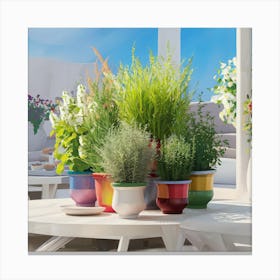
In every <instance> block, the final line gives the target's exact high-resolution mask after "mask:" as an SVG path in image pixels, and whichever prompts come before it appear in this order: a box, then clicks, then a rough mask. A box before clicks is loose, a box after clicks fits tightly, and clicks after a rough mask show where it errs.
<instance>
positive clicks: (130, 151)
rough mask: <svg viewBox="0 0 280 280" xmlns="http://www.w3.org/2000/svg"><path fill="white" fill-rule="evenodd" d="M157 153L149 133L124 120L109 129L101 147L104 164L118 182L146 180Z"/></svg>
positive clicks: (107, 171)
mask: <svg viewBox="0 0 280 280" xmlns="http://www.w3.org/2000/svg"><path fill="white" fill-rule="evenodd" d="M154 154H155V147H154V145H152V144H151V143H150V134H149V133H148V132H147V131H145V130H143V129H140V128H138V126H137V125H128V124H125V123H121V124H120V126H119V128H113V129H111V130H110V131H109V133H108V134H107V136H106V137H105V139H104V145H103V147H102V148H101V149H100V155H101V157H102V163H101V165H102V167H103V168H104V170H105V172H106V173H107V174H110V175H111V176H112V178H113V180H114V181H115V182H117V183H143V182H145V181H146V178H147V176H148V173H149V171H150V167H151V160H152V158H153V156H154Z"/></svg>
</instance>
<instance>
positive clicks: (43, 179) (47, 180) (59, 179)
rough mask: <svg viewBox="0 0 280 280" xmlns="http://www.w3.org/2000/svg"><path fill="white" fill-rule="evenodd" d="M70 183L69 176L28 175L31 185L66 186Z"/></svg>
mask: <svg viewBox="0 0 280 280" xmlns="http://www.w3.org/2000/svg"><path fill="white" fill-rule="evenodd" d="M68 182H69V177H68V176H35V175H28V184H29V185H36V184H38V185H43V184H64V183H68Z"/></svg>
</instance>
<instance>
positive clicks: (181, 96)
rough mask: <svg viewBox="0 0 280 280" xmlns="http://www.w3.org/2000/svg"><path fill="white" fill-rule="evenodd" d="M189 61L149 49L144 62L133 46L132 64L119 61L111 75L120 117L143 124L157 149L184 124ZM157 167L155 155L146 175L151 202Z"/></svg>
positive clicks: (187, 107) (188, 97)
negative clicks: (124, 64) (116, 70)
mask: <svg viewBox="0 0 280 280" xmlns="http://www.w3.org/2000/svg"><path fill="white" fill-rule="evenodd" d="M191 64H192V60H191V59H190V60H189V61H188V62H187V63H184V62H182V63H181V65H177V66H176V65H175V64H174V63H173V62H172V55H171V53H170V51H168V56H167V58H163V57H161V56H154V55H153V54H152V52H151V53H150V55H149V64H148V65H146V66H145V65H142V64H141V62H140V60H139V59H138V58H137V57H136V56H135V49H134V48H133V49H132V61H131V65H130V66H123V65H121V66H120V69H119V71H118V73H117V75H116V77H115V79H114V81H115V83H116V86H117V88H118V96H117V97H118V98H117V100H116V103H117V105H118V108H119V118H120V120H122V121H125V122H127V123H129V124H132V123H134V122H136V123H137V124H138V125H140V126H141V127H146V129H147V131H148V132H150V134H151V142H155V143H156V146H157V152H158V153H159V150H160V141H161V140H163V139H164V138H167V137H169V136H170V135H171V134H177V135H180V134H182V130H183V129H185V127H186V126H185V123H186V122H187V119H188V114H187V113H188V110H189V104H190V100H191V97H192V93H191V92H190V91H189V82H190V79H191V74H192V69H191ZM156 168H157V162H156V159H155V160H154V161H153V165H152V172H150V175H149V177H150V184H149V187H148V188H146V191H145V192H146V195H147V199H146V200H147V201H150V203H149V204H150V205H153V204H154V205H156V204H155V200H156V193H155V192H154V191H153V190H154V188H155V184H153V181H154V179H155V177H156ZM149 195H151V196H153V197H149ZM153 201H154V203H153Z"/></svg>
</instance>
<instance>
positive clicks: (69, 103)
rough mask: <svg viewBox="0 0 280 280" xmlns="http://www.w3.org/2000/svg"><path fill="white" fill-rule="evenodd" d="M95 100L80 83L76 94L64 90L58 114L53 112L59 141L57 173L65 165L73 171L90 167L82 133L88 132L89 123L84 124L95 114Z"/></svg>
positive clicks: (56, 147) (54, 128)
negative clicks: (82, 143)
mask: <svg viewBox="0 0 280 280" xmlns="http://www.w3.org/2000/svg"><path fill="white" fill-rule="evenodd" d="M95 110H96V103H95V102H94V99H93V97H92V96H91V95H89V94H87V93H86V90H85V87H84V86H83V85H81V84H80V85H78V88H77V96H76V97H73V96H71V95H70V94H69V93H68V92H66V91H64V92H63V93H62V102H61V103H59V114H55V113H54V112H52V113H51V115H50V120H51V122H52V126H53V130H52V132H51V134H50V135H51V136H52V135H53V134H54V133H55V135H56V143H55V146H54V156H55V158H56V159H58V160H60V163H59V164H58V165H57V169H56V171H57V173H58V174H61V173H62V172H63V171H64V167H65V165H68V166H69V169H70V170H72V171H80V172H81V171H88V170H90V165H89V164H88V162H87V160H86V158H85V157H84V155H83V154H82V153H81V150H80V147H81V141H82V137H83V136H85V135H86V134H88V132H89V127H88V126H86V125H85V119H86V117H90V116H93V115H94V114H95Z"/></svg>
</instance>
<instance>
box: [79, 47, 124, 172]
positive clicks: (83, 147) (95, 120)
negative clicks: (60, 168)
mask: <svg viewBox="0 0 280 280" xmlns="http://www.w3.org/2000/svg"><path fill="white" fill-rule="evenodd" d="M93 50H94V52H95V54H96V56H97V57H98V60H99V62H100V63H101V69H100V70H99V68H98V65H97V62H96V63H95V64H94V66H95V67H94V69H95V73H94V74H95V80H91V79H90V78H89V77H88V87H89V90H90V94H91V96H93V99H94V101H95V103H96V108H95V113H94V114H92V115H88V116H87V117H86V118H85V126H86V127H87V128H88V133H87V134H85V135H82V136H81V137H80V148H79V151H80V154H81V156H82V158H83V159H84V160H85V161H86V162H87V163H88V164H89V165H90V166H91V168H92V170H93V171H94V172H104V168H103V167H102V166H101V161H102V159H101V156H100V153H99V150H100V148H101V147H102V146H103V144H104V137H105V136H106V134H107V133H108V131H109V129H110V128H111V127H112V126H114V127H116V126H118V123H119V119H118V107H117V105H116V103H115V95H116V88H115V84H114V83H113V81H112V78H111V70H110V68H109V66H108V63H107V60H104V59H103V57H102V56H101V54H100V53H99V52H98V50H97V49H95V48H94V49H93Z"/></svg>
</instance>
